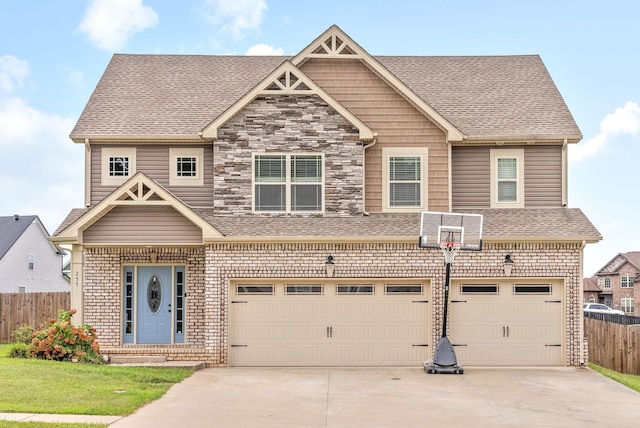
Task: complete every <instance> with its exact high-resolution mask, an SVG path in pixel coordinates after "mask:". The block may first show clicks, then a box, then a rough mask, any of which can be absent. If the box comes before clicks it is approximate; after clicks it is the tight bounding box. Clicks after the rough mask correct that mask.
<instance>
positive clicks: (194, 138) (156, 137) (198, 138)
mask: <svg viewBox="0 0 640 428" xmlns="http://www.w3.org/2000/svg"><path fill="white" fill-rule="evenodd" d="M69 138H71V140H72V141H73V142H74V143H78V144H84V143H86V142H87V141H90V142H95V141H99V142H101V143H120V142H123V141H140V142H149V141H160V142H176V141H181V142H199V143H201V142H203V141H207V138H204V137H203V135H202V132H198V133H196V134H153V135H152V134H149V135H143V134H142V135H141V134H131V135H130V134H120V135H107V134H71V135H69Z"/></svg>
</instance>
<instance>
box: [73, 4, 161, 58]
mask: <svg viewBox="0 0 640 428" xmlns="http://www.w3.org/2000/svg"><path fill="white" fill-rule="evenodd" d="M157 23H158V15H157V14H156V13H155V12H154V10H153V9H152V8H151V7H149V6H145V5H144V4H142V0H93V1H92V2H91V3H90V4H89V6H88V7H87V9H86V11H85V15H84V17H83V18H82V22H81V23H80V26H79V27H78V30H79V31H81V32H83V33H86V34H87V36H88V37H89V40H91V42H93V43H94V44H95V45H96V46H97V47H98V48H99V49H102V50H105V51H108V52H114V51H118V50H120V49H122V47H123V46H124V44H125V43H126V41H127V40H128V39H129V38H130V37H132V36H133V35H134V34H135V33H138V32H140V31H143V30H145V29H147V28H150V27H153V26H155V25H156V24H157Z"/></svg>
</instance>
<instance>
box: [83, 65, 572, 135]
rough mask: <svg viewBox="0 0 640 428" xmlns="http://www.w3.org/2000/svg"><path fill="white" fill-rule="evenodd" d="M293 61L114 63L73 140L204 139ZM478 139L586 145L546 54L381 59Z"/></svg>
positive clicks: (449, 117)
mask: <svg viewBox="0 0 640 428" xmlns="http://www.w3.org/2000/svg"><path fill="white" fill-rule="evenodd" d="M289 58H290V57H284V56H256V57H252V56H217V55H216V56H214V55H125V54H116V55H114V56H113V58H112V59H111V61H110V63H109V65H108V66H107V68H106V70H105V72H104V74H103V76H102V78H101V79H100V81H99V82H98V85H97V87H96V89H95V91H94V92H93V94H92V95H91V97H90V99H89V101H88V103H87V105H86V107H85V109H84V111H83V112H82V114H81V116H80V118H79V120H78V122H77V124H76V126H75V127H74V129H73V131H72V133H71V136H72V138H75V139H80V138H96V137H98V136H112V137H114V136H140V137H145V136H146V137H149V136H165V137H171V136H172V137H177V136H192V137H193V136H195V135H197V134H198V133H199V132H201V131H202V130H203V129H204V128H205V127H206V126H207V125H208V124H209V123H210V122H211V121H213V120H214V119H215V118H216V117H218V116H219V115H220V114H221V113H223V112H224V111H225V110H227V109H228V108H229V107H230V106H232V105H233V104H234V103H235V102H236V101H237V100H238V99H240V98H241V97H242V96H243V95H244V94H245V93H247V92H248V91H250V90H251V89H252V88H253V87H254V86H255V85H257V84H258V83H259V82H260V81H261V80H262V79H263V78H265V77H266V76H267V75H268V74H269V73H270V72H271V71H273V70H274V69H275V68H277V67H278V66H279V65H280V64H281V63H282V62H283V61H285V60H286V59H289ZM374 58H375V60H377V61H378V62H379V63H380V64H381V65H382V66H383V67H385V68H386V69H387V70H389V71H390V72H391V73H393V74H394V75H395V76H397V77H398V78H399V79H400V80H401V81H402V82H403V83H404V84H405V85H407V86H408V87H409V88H410V90H412V91H413V92H414V93H415V94H416V95H418V96H419V97H420V98H421V99H422V100H423V101H424V102H426V103H427V104H429V105H430V106H431V107H433V108H434V109H435V110H436V111H438V112H439V113H440V114H441V115H442V116H444V117H445V118H446V119H447V120H448V121H449V122H451V124H452V125H453V126H455V127H456V128H457V129H459V130H460V131H461V132H463V133H464V134H466V136H467V137H469V138H490V137H504V136H509V137H518V136H519V137H535V136H555V137H558V138H565V137H572V138H576V139H579V138H581V134H580V130H579V129H578V127H577V125H576V123H575V121H574V120H573V117H572V116H571V113H570V112H569V110H568V108H567V106H566V104H565V102H564V100H563V99H562V97H561V96H560V93H559V92H558V89H557V88H556V86H555V84H554V82H553V81H552V79H551V77H550V76H549V73H548V72H547V69H546V67H545V66H544V64H543V63H542V60H541V59H540V57H539V56H537V55H521V56H482V57H479V56H475V57H474V56H469V57H417V56H381V57H374Z"/></svg>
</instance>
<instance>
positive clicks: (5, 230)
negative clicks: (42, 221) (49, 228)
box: [0, 215, 38, 259]
mask: <svg viewBox="0 0 640 428" xmlns="http://www.w3.org/2000/svg"><path fill="white" fill-rule="evenodd" d="M36 218H38V216H35V215H22V216H19V217H18V219H17V220H16V218H15V216H3V217H0V259H2V258H3V257H4V255H5V254H7V251H9V250H10V249H11V247H13V244H15V243H16V241H17V240H18V239H19V238H20V237H21V236H22V234H23V233H24V231H25V230H27V228H28V227H29V225H30V224H31V223H33V221H34V220H35V219H36Z"/></svg>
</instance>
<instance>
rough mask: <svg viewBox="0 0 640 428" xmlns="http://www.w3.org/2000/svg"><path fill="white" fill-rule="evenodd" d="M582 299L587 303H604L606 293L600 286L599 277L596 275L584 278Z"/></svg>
mask: <svg viewBox="0 0 640 428" xmlns="http://www.w3.org/2000/svg"><path fill="white" fill-rule="evenodd" d="M582 301H583V302H585V303H604V293H603V291H602V289H601V288H600V287H599V286H598V279H597V278H596V277H592V278H585V279H584V283H583V287H582Z"/></svg>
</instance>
